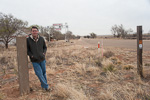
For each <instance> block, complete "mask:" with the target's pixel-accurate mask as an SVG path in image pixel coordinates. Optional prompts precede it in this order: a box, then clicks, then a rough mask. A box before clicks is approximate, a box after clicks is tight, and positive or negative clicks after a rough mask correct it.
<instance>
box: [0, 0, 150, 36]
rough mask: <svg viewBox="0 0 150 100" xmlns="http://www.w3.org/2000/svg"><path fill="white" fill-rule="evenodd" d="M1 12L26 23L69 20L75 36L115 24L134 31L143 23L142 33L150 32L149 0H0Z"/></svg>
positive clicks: (100, 32)
mask: <svg viewBox="0 0 150 100" xmlns="http://www.w3.org/2000/svg"><path fill="white" fill-rule="evenodd" d="M0 12H2V13H5V14H12V15H13V16H15V17H17V18H19V19H22V20H24V21H28V23H29V25H33V24H37V25H42V26H51V25H52V24H54V23H63V24H65V23H68V25H69V30H70V31H72V32H73V34H75V35H88V34H89V33H91V32H94V33H96V34H97V35H107V34H111V27H112V26H113V25H115V24H117V25H120V24H123V25H124V27H125V29H129V28H131V29H133V30H134V31H136V26H138V25H142V26H143V30H144V33H147V32H149V31H150V0H0ZM62 32H64V30H63V31H62Z"/></svg>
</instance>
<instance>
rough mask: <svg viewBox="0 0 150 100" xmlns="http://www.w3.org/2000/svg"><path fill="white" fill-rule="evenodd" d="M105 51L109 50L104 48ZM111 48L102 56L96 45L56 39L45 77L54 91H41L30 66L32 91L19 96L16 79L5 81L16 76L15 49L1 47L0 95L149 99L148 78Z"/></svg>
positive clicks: (32, 99)
mask: <svg viewBox="0 0 150 100" xmlns="http://www.w3.org/2000/svg"><path fill="white" fill-rule="evenodd" d="M104 51H105V52H106V54H107V53H108V52H107V49H105V50H104ZM108 51H110V50H108ZM112 51H113V49H112ZM114 51H116V52H117V53H114V54H115V55H114V54H113V52H112V53H110V52H109V53H108V55H109V57H104V58H101V57H100V54H98V51H97V48H96V47H88V48H84V47H83V46H79V45H71V44H69V43H61V44H59V43H58V44H57V46H56V45H53V47H48V50H47V54H46V59H47V60H46V63H47V64H46V65H47V79H48V83H49V84H50V87H52V88H53V91H52V92H50V93H47V92H44V91H42V90H41V87H40V82H39V80H38V79H37V77H36V75H35V73H34V71H33V69H30V70H29V72H30V86H31V87H32V88H33V90H34V91H33V92H31V93H30V94H29V95H25V96H22V97H20V96H19V95H18V93H19V91H18V88H19V87H18V83H17V81H16V80H15V81H10V82H6V83H5V82H4V81H7V79H11V78H12V76H13V77H14V76H17V74H16V73H17V62H16V49H15V47H12V48H10V49H9V50H4V51H3V50H2V51H1V52H2V53H1V54H0V62H1V66H2V67H1V68H2V69H5V72H4V71H3V70H1V71H0V72H1V73H0V77H2V79H0V83H1V85H2V86H1V87H0V93H3V95H0V98H3V99H5V100H7V99H8V100H13V99H15V100H148V99H150V95H149V94H150V87H149V84H150V81H149V80H145V81H143V80H141V79H140V78H139V76H138V75H137V74H136V68H135V65H134V64H130V63H127V62H126V60H124V61H123V60H122V58H121V57H120V56H118V54H119V50H118V49H117V50H116V49H115V50H114ZM120 51H121V50H120ZM125 53H126V52H125ZM112 54H113V55H112ZM121 54H122V52H121ZM127 54H128V53H126V55H127ZM124 68H125V69H130V70H124ZM132 68H133V69H132ZM2 82H3V83H5V84H2ZM18 96H19V97H18ZM16 97H18V98H16Z"/></svg>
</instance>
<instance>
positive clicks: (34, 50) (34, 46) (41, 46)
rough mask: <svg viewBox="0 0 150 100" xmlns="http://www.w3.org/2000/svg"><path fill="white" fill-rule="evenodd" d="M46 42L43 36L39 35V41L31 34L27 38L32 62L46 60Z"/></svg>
mask: <svg viewBox="0 0 150 100" xmlns="http://www.w3.org/2000/svg"><path fill="white" fill-rule="evenodd" d="M46 50H47V47H46V44H45V41H44V39H43V37H41V36H38V40H37V42H36V41H35V40H34V39H33V38H32V36H31V35H29V37H28V38H27V54H28V55H29V57H30V60H31V62H41V61H43V60H45V54H46Z"/></svg>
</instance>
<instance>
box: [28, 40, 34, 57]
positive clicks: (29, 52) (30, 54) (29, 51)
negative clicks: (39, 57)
mask: <svg viewBox="0 0 150 100" xmlns="http://www.w3.org/2000/svg"><path fill="white" fill-rule="evenodd" d="M27 55H29V56H30V57H33V54H32V53H31V50H30V46H29V41H28V39H27Z"/></svg>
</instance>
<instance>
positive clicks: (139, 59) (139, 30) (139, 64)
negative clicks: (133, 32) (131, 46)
mask: <svg viewBox="0 0 150 100" xmlns="http://www.w3.org/2000/svg"><path fill="white" fill-rule="evenodd" d="M142 51H143V41H142V26H137V73H138V74H139V75H140V77H141V78H143V66H142Z"/></svg>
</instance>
